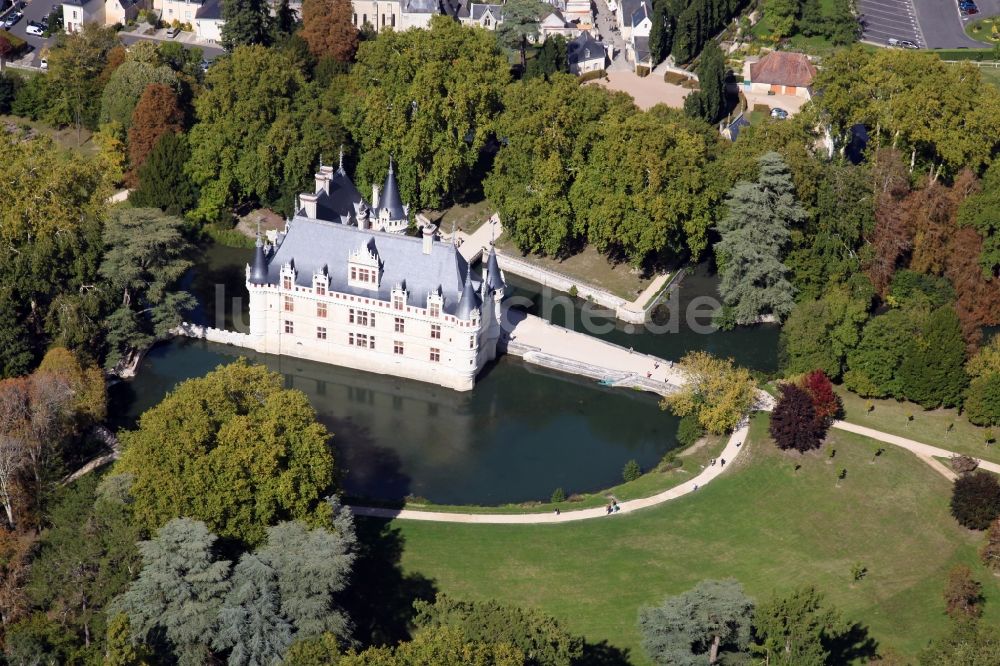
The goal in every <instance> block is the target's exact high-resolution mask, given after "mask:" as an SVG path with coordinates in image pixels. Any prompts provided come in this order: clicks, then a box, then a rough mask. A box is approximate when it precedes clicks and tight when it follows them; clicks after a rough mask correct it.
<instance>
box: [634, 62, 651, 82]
mask: <svg viewBox="0 0 1000 666" xmlns="http://www.w3.org/2000/svg"><path fill="white" fill-rule="evenodd" d="M650 71H652V70H650V69H649V67H644V66H643V65H639V66H638V67H636V68H635V75H636V76H638V77H639V78H640V79H641V78H644V77H647V76H649V72H650Z"/></svg>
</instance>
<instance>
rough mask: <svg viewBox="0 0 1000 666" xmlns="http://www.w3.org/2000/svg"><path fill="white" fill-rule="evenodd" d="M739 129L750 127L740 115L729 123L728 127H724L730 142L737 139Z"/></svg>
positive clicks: (748, 122)
mask: <svg viewBox="0 0 1000 666" xmlns="http://www.w3.org/2000/svg"><path fill="white" fill-rule="evenodd" d="M741 127H750V121H749V120H747V119H746V117H744V115H743V114H742V113H741V114H740V115H739V116H737V117H736V120H734V121H733V122H731V123H729V126H728V127H726V129H727V130H729V140H730V141H736V139H738V138H739V136H740V128H741Z"/></svg>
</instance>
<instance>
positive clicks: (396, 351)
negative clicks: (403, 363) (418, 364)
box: [392, 340, 403, 356]
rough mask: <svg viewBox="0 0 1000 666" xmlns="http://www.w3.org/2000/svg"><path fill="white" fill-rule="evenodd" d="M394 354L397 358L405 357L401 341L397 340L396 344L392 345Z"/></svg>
mask: <svg viewBox="0 0 1000 666" xmlns="http://www.w3.org/2000/svg"><path fill="white" fill-rule="evenodd" d="M392 353H393V354H396V355H397V356H402V355H403V343H402V342H400V341H399V340H396V341H395V342H393V343H392Z"/></svg>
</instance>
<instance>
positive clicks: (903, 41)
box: [899, 39, 920, 49]
mask: <svg viewBox="0 0 1000 666" xmlns="http://www.w3.org/2000/svg"><path fill="white" fill-rule="evenodd" d="M899 45H900V46H902V47H903V48H904V49H919V48H920V47H919V46H917V45H916V44H914V43H913V42H911V41H909V40H907V39H901V40H899Z"/></svg>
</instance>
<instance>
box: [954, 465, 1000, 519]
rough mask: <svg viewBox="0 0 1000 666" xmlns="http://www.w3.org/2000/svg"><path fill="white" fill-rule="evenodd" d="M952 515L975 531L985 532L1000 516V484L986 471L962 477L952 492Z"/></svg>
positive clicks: (956, 482)
mask: <svg viewBox="0 0 1000 666" xmlns="http://www.w3.org/2000/svg"><path fill="white" fill-rule="evenodd" d="M951 515H953V516H954V517H955V519H956V520H957V521H958V522H959V523H961V524H962V525H964V526H965V527H968V528H970V529H973V530H985V529H986V528H987V527H989V526H990V523H992V522H993V521H994V520H996V518H997V516H1000V482H997V479H996V477H995V476H993V475H992V474H990V473H989V472H985V471H982V470H980V471H978V472H973V473H972V474H965V475H963V476H960V477H959V478H958V480H956V481H955V485H954V486H953V488H952V491H951Z"/></svg>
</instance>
